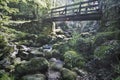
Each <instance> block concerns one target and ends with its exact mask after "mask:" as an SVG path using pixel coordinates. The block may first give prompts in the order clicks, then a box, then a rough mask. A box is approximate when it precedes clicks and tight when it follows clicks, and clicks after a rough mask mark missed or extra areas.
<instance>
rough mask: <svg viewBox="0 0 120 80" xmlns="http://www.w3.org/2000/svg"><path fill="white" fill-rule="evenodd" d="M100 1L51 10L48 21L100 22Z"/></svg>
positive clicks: (91, 0)
mask: <svg viewBox="0 0 120 80" xmlns="http://www.w3.org/2000/svg"><path fill="white" fill-rule="evenodd" d="M101 15H102V13H101V8H100V3H99V0H89V1H84V2H79V3H75V4H70V5H66V6H62V7H57V8H53V9H51V12H50V13H49V15H47V16H48V17H47V18H46V19H45V20H46V21H82V20H100V19H101Z"/></svg>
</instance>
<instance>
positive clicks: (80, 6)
mask: <svg viewBox="0 0 120 80" xmlns="http://www.w3.org/2000/svg"><path fill="white" fill-rule="evenodd" d="M79 14H81V3H80V4H79Z"/></svg>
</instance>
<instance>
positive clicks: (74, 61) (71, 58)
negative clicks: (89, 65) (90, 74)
mask: <svg viewBox="0 0 120 80" xmlns="http://www.w3.org/2000/svg"><path fill="white" fill-rule="evenodd" d="M64 62H65V67H67V68H73V67H75V66H76V67H83V65H84V59H83V57H82V55H80V54H78V53H76V52H75V51H67V52H65V54H64Z"/></svg>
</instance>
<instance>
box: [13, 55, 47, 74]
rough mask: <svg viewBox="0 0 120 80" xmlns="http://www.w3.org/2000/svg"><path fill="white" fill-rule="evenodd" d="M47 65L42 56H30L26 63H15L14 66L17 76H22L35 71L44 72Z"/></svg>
mask: <svg viewBox="0 0 120 80" xmlns="http://www.w3.org/2000/svg"><path fill="white" fill-rule="evenodd" d="M48 65H49V63H48V61H47V60H46V59H45V58H43V57H39V58H32V59H31V60H30V61H28V62H27V63H24V64H20V65H17V66H16V67H15V73H16V75H17V76H23V75H25V74H31V73H35V72H41V73H45V72H46V71H47V69H48Z"/></svg>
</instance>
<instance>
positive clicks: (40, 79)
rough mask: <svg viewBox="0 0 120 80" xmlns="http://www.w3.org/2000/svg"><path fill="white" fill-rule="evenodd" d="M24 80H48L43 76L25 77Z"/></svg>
mask: <svg viewBox="0 0 120 80" xmlns="http://www.w3.org/2000/svg"><path fill="white" fill-rule="evenodd" d="M22 80H46V77H45V75H43V74H33V75H26V76H23V77H22Z"/></svg>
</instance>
